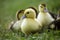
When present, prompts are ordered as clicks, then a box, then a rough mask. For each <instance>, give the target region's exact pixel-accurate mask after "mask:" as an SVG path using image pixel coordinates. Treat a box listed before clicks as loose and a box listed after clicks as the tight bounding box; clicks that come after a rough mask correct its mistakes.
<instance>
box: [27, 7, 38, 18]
mask: <svg viewBox="0 0 60 40" xmlns="http://www.w3.org/2000/svg"><path fill="white" fill-rule="evenodd" d="M28 8H32V9H33V10H35V12H36V18H37V15H38V12H37V10H36V9H35V8H34V7H28Z"/></svg>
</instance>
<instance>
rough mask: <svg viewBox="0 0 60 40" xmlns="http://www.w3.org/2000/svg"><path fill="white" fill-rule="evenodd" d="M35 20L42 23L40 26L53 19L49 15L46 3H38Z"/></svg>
mask: <svg viewBox="0 0 60 40" xmlns="http://www.w3.org/2000/svg"><path fill="white" fill-rule="evenodd" d="M37 20H38V21H39V23H40V24H41V25H42V27H44V26H47V25H48V24H49V23H51V22H52V21H54V18H53V17H52V16H51V15H50V13H49V12H48V10H47V8H46V4H40V5H39V14H38V16H37Z"/></svg>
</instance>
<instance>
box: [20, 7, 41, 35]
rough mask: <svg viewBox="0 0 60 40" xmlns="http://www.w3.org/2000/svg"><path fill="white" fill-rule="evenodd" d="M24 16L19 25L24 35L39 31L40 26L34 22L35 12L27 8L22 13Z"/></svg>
mask: <svg viewBox="0 0 60 40" xmlns="http://www.w3.org/2000/svg"><path fill="white" fill-rule="evenodd" d="M24 16H25V17H26V18H25V19H23V21H22V23H21V31H22V32H23V33H24V34H25V35H29V34H30V33H35V32H37V31H39V30H40V29H41V26H40V24H39V23H38V21H37V20H36V11H35V10H34V9H32V8H28V9H26V10H25V11H24Z"/></svg>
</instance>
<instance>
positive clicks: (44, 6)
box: [38, 4, 47, 12]
mask: <svg viewBox="0 0 60 40" xmlns="http://www.w3.org/2000/svg"><path fill="white" fill-rule="evenodd" d="M38 8H39V12H46V11H47V8H46V4H40V5H39V6H38Z"/></svg>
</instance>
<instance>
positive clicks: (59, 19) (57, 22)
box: [48, 10, 60, 30]
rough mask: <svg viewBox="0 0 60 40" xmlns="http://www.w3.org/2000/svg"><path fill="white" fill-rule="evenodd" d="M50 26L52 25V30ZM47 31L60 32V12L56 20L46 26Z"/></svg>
mask: <svg viewBox="0 0 60 40" xmlns="http://www.w3.org/2000/svg"><path fill="white" fill-rule="evenodd" d="M51 25H54V26H53V28H52V27H51ZM48 26H49V27H48V29H53V30H60V10H58V15H57V19H56V20H55V21H53V22H51V23H50V24H49V25H48Z"/></svg>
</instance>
